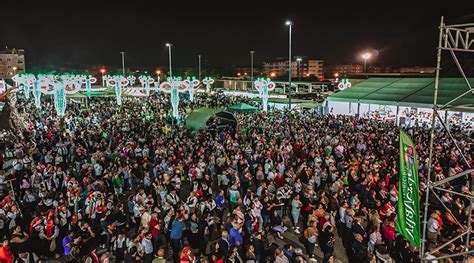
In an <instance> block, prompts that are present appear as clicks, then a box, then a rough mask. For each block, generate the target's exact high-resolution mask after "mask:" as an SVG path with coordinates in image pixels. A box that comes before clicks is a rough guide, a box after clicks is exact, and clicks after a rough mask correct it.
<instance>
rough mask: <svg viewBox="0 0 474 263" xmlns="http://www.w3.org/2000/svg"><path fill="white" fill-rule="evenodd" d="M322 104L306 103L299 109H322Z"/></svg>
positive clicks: (300, 105)
mask: <svg viewBox="0 0 474 263" xmlns="http://www.w3.org/2000/svg"><path fill="white" fill-rule="evenodd" d="M321 105H322V104H321V103H318V102H312V103H311V102H306V103H301V104H299V105H298V107H300V109H315V108H318V107H321Z"/></svg>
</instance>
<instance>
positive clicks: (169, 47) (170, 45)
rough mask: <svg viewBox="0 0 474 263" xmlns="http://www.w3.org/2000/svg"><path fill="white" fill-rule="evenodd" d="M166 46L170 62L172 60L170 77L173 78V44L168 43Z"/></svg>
mask: <svg viewBox="0 0 474 263" xmlns="http://www.w3.org/2000/svg"><path fill="white" fill-rule="evenodd" d="M166 46H167V47H168V55H169V60H170V77H172V76H173V70H172V69H171V47H172V46H173V44H171V43H166Z"/></svg>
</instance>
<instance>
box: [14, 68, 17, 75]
mask: <svg viewBox="0 0 474 263" xmlns="http://www.w3.org/2000/svg"><path fill="white" fill-rule="evenodd" d="M16 70H17V68H16V67H13V76H15V75H16Z"/></svg>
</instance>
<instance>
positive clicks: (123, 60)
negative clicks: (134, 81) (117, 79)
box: [120, 51, 125, 75]
mask: <svg viewBox="0 0 474 263" xmlns="http://www.w3.org/2000/svg"><path fill="white" fill-rule="evenodd" d="M120 54H122V74H123V75H125V52H123V51H122V52H120Z"/></svg>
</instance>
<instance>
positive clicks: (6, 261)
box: [0, 240, 15, 263]
mask: <svg viewBox="0 0 474 263" xmlns="http://www.w3.org/2000/svg"><path fill="white" fill-rule="evenodd" d="M14 258H15V256H13V253H12V252H11V251H10V246H9V244H8V240H5V241H3V243H2V245H1V246H0V262H1V263H11V262H13V259H14Z"/></svg>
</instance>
